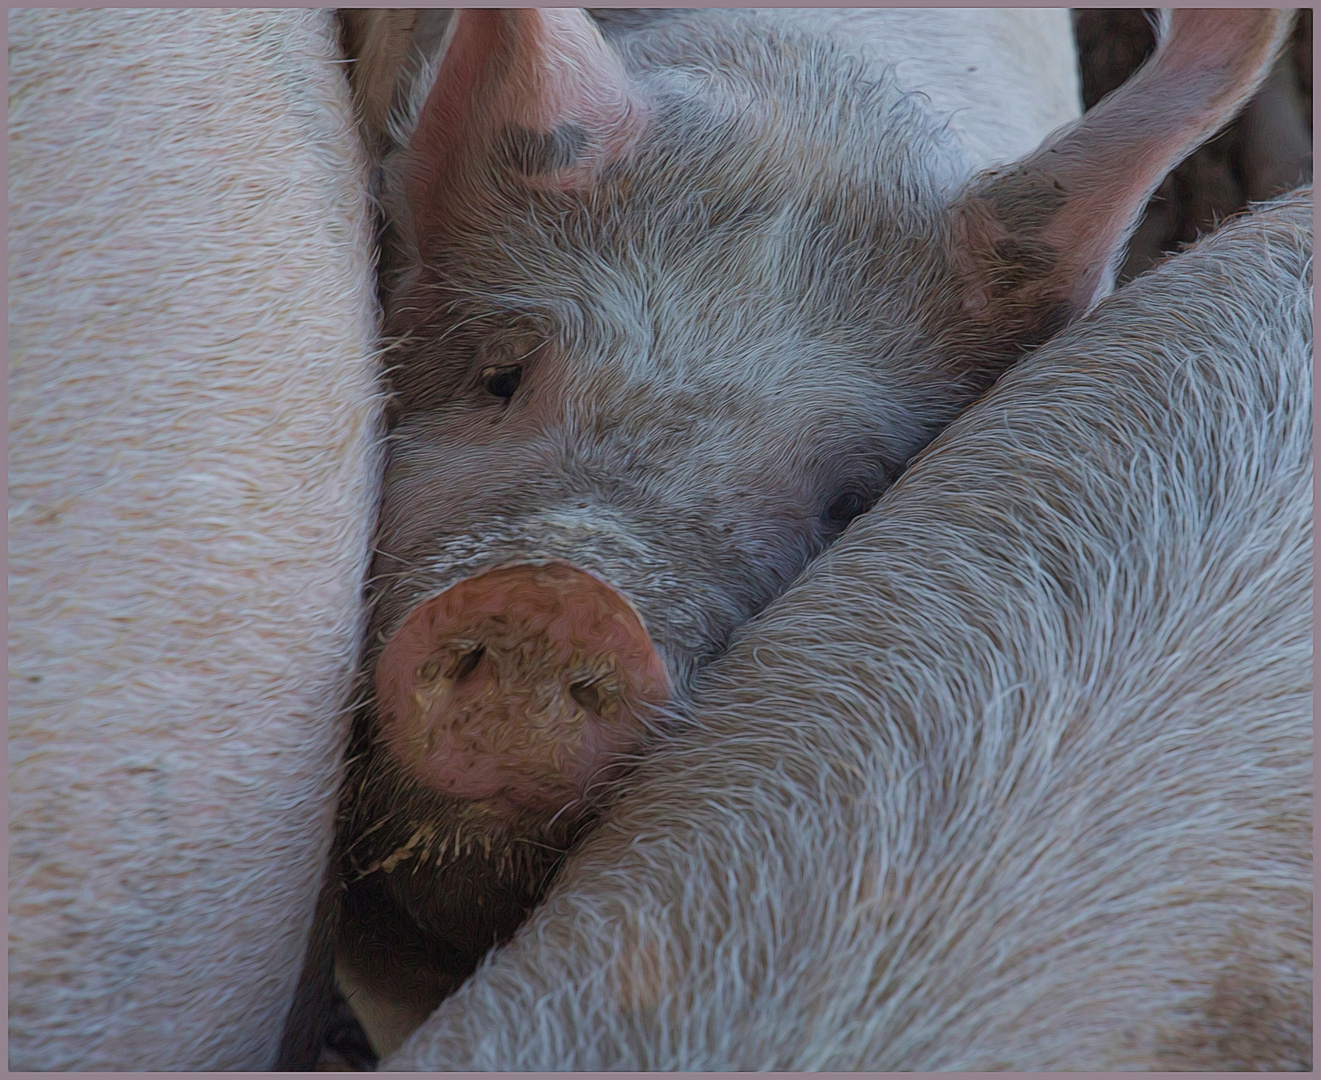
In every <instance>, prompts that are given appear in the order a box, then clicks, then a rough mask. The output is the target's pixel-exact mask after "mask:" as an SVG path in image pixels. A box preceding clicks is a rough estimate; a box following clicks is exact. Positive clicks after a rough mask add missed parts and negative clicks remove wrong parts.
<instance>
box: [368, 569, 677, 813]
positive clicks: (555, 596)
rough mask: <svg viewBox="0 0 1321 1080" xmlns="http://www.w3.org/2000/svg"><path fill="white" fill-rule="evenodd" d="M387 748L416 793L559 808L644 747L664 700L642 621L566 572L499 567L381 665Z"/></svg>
mask: <svg viewBox="0 0 1321 1080" xmlns="http://www.w3.org/2000/svg"><path fill="white" fill-rule="evenodd" d="M376 696H377V701H378V705H379V709H380V717H381V733H382V738H383V740H384V742H385V745H386V748H387V749H388V750H389V751H390V753H391V754H392V755H393V756H394V757H395V758H396V759H397V760H398V761H399V762H400V763H401V765H402V766H403V768H404V769H405V771H406V772H407V773H408V774H409V775H410V776H412V777H413V778H414V779H416V780H417V781H418V782H419V783H422V784H425V785H426V786H428V787H430V788H433V789H435V790H437V791H440V792H443V793H444V794H446V795H452V796H454V797H455V798H461V799H471V800H482V801H484V802H487V803H488V804H492V805H494V806H497V807H501V808H502V809H505V810H509V811H513V812H517V811H519V810H531V809H535V810H556V809H558V808H560V807H562V806H564V805H566V804H568V803H570V802H572V801H574V800H576V799H578V798H580V797H581V795H582V793H583V790H584V788H585V787H586V785H587V784H588V783H589V782H590V781H591V779H592V778H593V777H594V776H596V775H597V774H599V772H600V770H601V769H602V768H603V767H604V766H606V765H608V764H609V763H610V762H611V761H612V760H614V759H616V758H617V757H618V756H619V755H620V754H624V753H628V752H630V751H634V750H636V749H637V748H638V747H639V746H640V745H641V743H642V739H643V736H644V731H645V729H644V727H643V724H642V722H641V720H640V719H639V717H640V714H641V713H642V711H643V710H645V709H646V708H647V707H648V706H650V705H655V704H660V703H662V702H664V701H665V700H667V699H668V698H669V696H670V682H669V678H668V676H667V674H666V671H665V664H664V662H663V661H662V660H661V658H660V656H659V654H658V653H657V652H656V649H655V646H653V645H652V642H651V638H650V637H649V636H648V635H647V631H646V628H645V627H644V626H643V624H642V620H641V618H640V617H639V616H638V613H637V612H636V611H635V610H634V609H633V606H632V605H631V604H630V603H629V602H628V600H627V599H625V598H624V597H623V596H622V595H621V594H620V593H619V592H617V591H616V590H615V589H613V588H611V587H610V586H609V585H607V584H606V583H605V582H603V581H601V580H599V579H598V578H595V577H593V576H592V575H590V574H587V573H585V572H584V571H582V570H579V569H577V568H576V567H574V566H571V565H570V564H568V563H565V562H548V563H541V564H529V563H524V564H519V565H513V566H502V567H496V568H495V569H492V570H487V571H484V572H482V573H480V574H476V575H474V576H473V577H469V578H465V579H464V580H463V581H460V582H458V583H457V584H456V585H453V586H451V587H450V588H449V589H447V590H445V592H443V593H441V594H440V595H439V596H434V597H432V598H431V599H430V600H427V601H424V602H423V603H421V604H419V605H418V606H417V607H415V608H414V609H413V610H412V611H411V612H410V613H409V614H408V617H407V618H406V619H405V620H404V622H403V624H402V625H401V626H400V627H399V629H398V630H396V631H395V633H394V635H393V636H392V637H391V638H390V640H389V641H388V642H387V643H386V646H385V649H384V651H383V652H382V653H381V658H380V661H379V662H378V664H377V667H376Z"/></svg>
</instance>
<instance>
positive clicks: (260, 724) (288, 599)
mask: <svg viewBox="0 0 1321 1080" xmlns="http://www.w3.org/2000/svg"><path fill="white" fill-rule="evenodd" d="M8 148H9V149H8V152H9V357H10V366H9V383H8V389H9V441H8V453H9V499H10V502H9V574H10V576H9V685H8V695H9V697H8V700H9V744H8V745H9V774H8V775H9V864H8V865H9V943H10V944H9V950H10V951H9V1067H10V1068H11V1069H14V1070H57V1071H64V1070H133V1069H138V1070H147V1069H150V1070H162V1069H164V1070H172V1069H179V1070H184V1069H187V1070H219V1069H265V1068H269V1067H270V1066H271V1065H272V1064H274V1061H275V1055H276V1051H277V1048H278V1044H279V1039H280V1037H281V1033H282V1028H283V1023H284V1018H285V1014H286V1012H287V1011H288V1009H289V1006H290V1001H291V998H292V995H293V990H294V986H295V985H296V982H297V979H298V976H299V971H300V967H301V965H302V963H303V959H304V955H305V951H306V948H307V936H308V932H309V927H310V924H311V919H312V915H313V912H314V909H315V902H316V897H317V895H318V889H319V887H320V883H321V879H322V876H323V873H324V867H325V862H326V858H327V853H328V850H329V847H330V843H331V840H332V836H333V828H334V812H335V799H336V794H337V790H338V785H339V782H340V777H341V773H342V768H343V765H342V762H343V755H344V750H345V746H346V742H347V737H348V730H349V720H350V715H349V711H348V709H347V706H348V705H349V704H350V703H349V701H348V694H349V692H350V690H351V687H352V682H353V679H354V677H355V672H356V670H357V667H358V653H359V650H360V647H361V637H362V634H363V632H364V626H365V610H366V609H365V606H364V598H363V589H364V586H365V582H366V577H367V570H368V567H369V555H370V544H371V533H372V528H373V525H374V521H375V515H376V506H377V501H378V499H379V487H380V472H381V467H382V462H383V435H384V431H383V428H382V422H381V418H382V406H383V396H384V394H383V386H382V384H381V381H380V357H379V352H378V348H377V340H378V335H379V313H378V310H377V307H376V301H375V296H374V290H375V282H374V274H373V264H372V257H373V245H372V240H373V236H372V218H371V206H370V202H369V199H368V188H367V171H366V169H367V165H366V160H365V157H364V154H363V152H362V147H361V145H360V141H359V137H358V135H357V133H356V131H355V130H354V125H353V114H352V108H351V103H350V99H349V93H348V89H347V87H346V85H345V82H344V78H343V74H342V59H341V57H340V55H339V53H338V50H337V46H336V43H335V25H334V21H333V18H332V16H331V14H330V13H328V12H316V11H296V10H287V11H239V10H234V11H221V10H192V11H165V10H155V11H126V10H100V11H53V10H27V11H12V12H10V15H9V143H8Z"/></svg>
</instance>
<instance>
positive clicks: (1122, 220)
mask: <svg viewBox="0 0 1321 1080" xmlns="http://www.w3.org/2000/svg"><path fill="white" fill-rule="evenodd" d="M1291 21H1292V19H1291V16H1290V15H1289V13H1286V12H1282V11H1272V10H1265V9H1254V10H1226V9H1209V10H1188V11H1175V12H1174V13H1173V15H1172V17H1170V18H1169V24H1168V27H1167V28H1166V30H1165V33H1164V34H1163V35H1162V40H1161V42H1160V45H1159V47H1158V48H1157V50H1156V53H1155V55H1154V56H1152V58H1151V59H1150V60H1149V61H1148V62H1147V63H1146V64H1145V65H1144V66H1143V67H1142V68H1141V69H1140V70H1139V71H1138V72H1137V73H1136V74H1134V76H1133V77H1132V78H1131V79H1129V81H1128V82H1127V83H1125V84H1124V85H1123V86H1121V87H1120V88H1119V89H1118V90H1116V91H1115V92H1114V93H1112V94H1110V95H1109V96H1108V97H1106V98H1104V99H1103V100H1102V101H1101V102H1100V103H1099V104H1098V105H1097V106H1096V107H1095V108H1094V109H1093V110H1092V111H1091V112H1089V113H1088V114H1087V115H1086V116H1084V117H1083V118H1082V119H1080V120H1078V121H1076V122H1075V123H1073V124H1071V125H1069V126H1068V127H1066V128H1063V129H1061V130H1060V131H1059V132H1057V133H1056V134H1055V135H1053V136H1051V138H1050V139H1049V140H1048V141H1047V142H1046V143H1045V144H1044V145H1043V146H1041V147H1040V148H1039V149H1038V150H1036V151H1034V152H1033V153H1032V154H1031V155H1030V156H1029V157H1027V158H1025V159H1024V160H1023V161H1020V162H1018V163H1017V164H1015V165H1011V166H1007V167H1005V168H1003V169H997V170H992V171H989V172H987V173H983V174H982V175H981V176H978V177H975V178H974V179H973V181H972V183H971V184H970V186H969V188H968V190H967V191H966V192H965V194H964V195H963V197H962V198H961V200H960V202H959V203H958V204H956V206H955V208H954V229H955V240H956V243H957V244H958V254H957V257H958V259H959V269H960V271H961V274H962V276H963V283H964V286H965V290H966V291H965V300H964V304H965V310H966V313H967V314H968V315H970V316H971V317H972V319H973V321H974V323H975V324H976V325H977V326H978V327H979V333H982V334H983V335H984V336H985V338H986V339H989V341H990V342H994V343H997V344H998V345H1000V346H1002V347H1005V348H1010V347H1013V346H1015V345H1017V346H1019V347H1022V348H1027V347H1031V346H1032V345H1035V344H1039V343H1040V342H1042V341H1045V340H1046V339H1047V338H1049V337H1051V336H1052V335H1053V334H1054V333H1055V332H1056V331H1058V330H1059V329H1061V328H1062V327H1063V326H1064V325H1065V324H1067V323H1068V322H1070V321H1072V320H1073V319H1075V318H1077V317H1078V316H1079V315H1082V314H1083V313H1085V312H1086V311H1087V310H1088V309H1089V308H1090V307H1092V305H1094V304H1095V303H1096V302H1097V301H1098V300H1100V299H1101V298H1102V297H1103V296H1105V295H1106V294H1107V293H1108V292H1109V291H1110V290H1111V288H1113V285H1114V276H1115V268H1116V266H1117V265H1118V262H1119V260H1120V257H1121V256H1122V254H1123V250H1124V245H1125V243H1126V242H1127V240H1128V237H1129V236H1130V234H1131V233H1132V231H1133V229H1134V228H1135V227H1136V225H1137V222H1138V219H1139V217H1140V216H1141V213H1142V210H1143V208H1144V207H1145V206H1146V204H1147V200H1148V199H1149V198H1150V197H1151V195H1152V193H1153V192H1154V191H1155V190H1156V188H1157V187H1158V186H1159V185H1160V183H1161V181H1162V180H1163V179H1164V177H1165V175H1166V174H1167V173H1168V172H1169V171H1170V170H1171V169H1173V168H1174V167H1175V166H1176V165H1178V164H1179V162H1180V161H1182V160H1183V159H1184V158H1185V157H1187V156H1188V154H1190V153H1191V152H1192V151H1193V150H1195V149H1196V148H1197V147H1198V146H1199V145H1200V144H1201V143H1203V142H1205V141H1206V140H1207V139H1208V138H1210V137H1211V136H1212V135H1213V134H1215V132H1216V131H1217V130H1218V129H1219V128H1221V127H1223V126H1224V125H1225V124H1227V123H1228V122H1229V121H1230V120H1231V119H1233V117H1234V115H1235V114H1236V113H1237V112H1238V111H1239V110H1240V109H1241V108H1242V107H1243V105H1244V104H1245V103H1246V102H1247V100H1248V99H1249V98H1250V97H1251V96H1252V94H1253V92H1254V91H1255V90H1256V88H1257V87H1258V86H1259V85H1260V84H1261V82H1262V80H1263V79H1264V78H1265V77H1266V75H1267V74H1268V72H1269V71H1270V68H1271V64H1272V62H1273V61H1274V59H1275V56H1276V53H1277V52H1278V51H1279V48H1280V46H1281V45H1282V44H1283V42H1284V39H1285V37H1286V36H1287V35H1288V32H1289V28H1290V25H1291Z"/></svg>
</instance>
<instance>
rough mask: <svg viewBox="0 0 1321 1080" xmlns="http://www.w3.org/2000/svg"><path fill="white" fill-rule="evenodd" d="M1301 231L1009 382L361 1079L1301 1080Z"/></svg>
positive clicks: (724, 675)
mask: <svg viewBox="0 0 1321 1080" xmlns="http://www.w3.org/2000/svg"><path fill="white" fill-rule="evenodd" d="M1311 252H1312V212H1311V192H1310V190H1309V191H1305V192H1303V193H1301V194H1300V195H1296V196H1294V197H1291V198H1289V199H1286V200H1282V201H1281V202H1280V203H1279V204H1276V205H1274V206H1272V207H1269V208H1267V209H1263V210H1261V211H1259V212H1258V213H1256V214H1254V215H1252V216H1250V217H1247V218H1244V219H1240V220H1237V221H1234V222H1232V223H1230V224H1228V225H1226V226H1225V227H1224V228H1223V229H1222V230H1221V231H1220V232H1219V233H1218V234H1216V235H1214V236H1212V237H1211V238H1209V239H1207V240H1205V241H1203V242H1202V243H1201V244H1199V245H1198V246H1197V247H1196V248H1195V249H1193V250H1192V251H1190V252H1188V253H1186V254H1183V255H1181V256H1179V257H1177V258H1175V259H1173V260H1171V261H1170V262H1168V263H1166V264H1165V265H1164V266H1162V267H1160V268H1158V269H1156V270H1155V271H1152V272H1151V273H1149V274H1147V275H1146V276H1144V277H1142V278H1140V279H1138V280H1137V281H1136V282H1134V283H1133V284H1131V285H1130V286H1128V287H1126V289H1125V290H1124V291H1123V292H1121V293H1120V294H1118V295H1116V296H1114V297H1112V298H1111V299H1109V300H1108V301H1106V302H1105V304H1103V305H1102V307H1101V308H1100V309H1099V310H1097V311H1096V312H1095V313H1094V314H1093V315H1092V316H1091V317H1089V318H1088V319H1086V320H1085V321H1084V322H1082V323H1079V324H1078V325H1076V326H1075V327H1073V328H1071V329H1070V330H1069V331H1066V332H1065V333H1064V334H1063V335H1062V336H1061V337H1060V338H1059V339H1057V340H1055V341H1053V342H1052V343H1050V344H1049V345H1047V346H1046V347H1044V348H1042V349H1041V350H1039V351H1038V352H1037V353H1036V354H1035V355H1033V356H1032V357H1031V358H1030V359H1028V360H1026V361H1024V362H1023V363H1022V364H1021V365H1019V366H1018V367H1017V368H1016V369H1015V370H1013V371H1012V372H1010V373H1009V374H1007V375H1006V376H1005V377H1004V378H1003V379H1002V380H1001V382H1000V383H999V385H997V386H996V388H995V389H994V390H993V391H992V392H991V393H990V394H989V395H988V396H987V397H986V399H985V400H983V401H982V402H980V403H979V404H978V405H976V406H975V407H974V408H972V409H970V410H969V411H968V412H967V413H966V414H965V415H964V416H962V417H960V418H959V420H957V421H956V422H955V423H954V424H953V425H952V426H951V427H950V428H949V430H947V431H946V432H945V433H944V434H943V435H942V436H941V437H940V438H939V439H938V440H937V442H936V443H935V444H934V445H933V446H931V447H930V448H929V449H928V450H927V451H926V452H925V453H924V455H923V456H922V457H921V458H920V459H919V460H918V462H917V463H916V464H915V465H914V466H913V467H912V469H911V470H910V471H909V472H908V473H907V474H906V475H905V477H904V479H903V480H902V481H901V482H900V483H899V484H898V485H896V486H895V487H894V488H892V489H891V491H890V492H888V493H887V495H886V496H885V497H884V498H883V499H882V500H881V502H880V503H879V505H878V506H877V507H876V508H875V509H873V510H872V511H871V512H870V513H868V514H866V515H865V516H863V517H862V518H860V519H859V520H858V521H856V522H855V523H854V524H853V525H852V526H851V527H850V529H849V530H848V532H847V533H846V534H845V536H844V537H843V539H841V540H840V541H839V542H838V544H836V545H835V546H834V547H833V548H832V550H831V551H829V552H828V553H827V554H826V555H824V556H823V557H822V558H821V559H820V560H818V561H817V562H816V563H814V564H813V566H812V567H811V568H810V569H809V570H808V571H807V572H806V573H805V574H804V575H803V576H802V577H801V578H800V579H799V581H797V582H796V583H795V584H794V585H793V587H792V588H791V589H790V590H789V591H788V592H787V593H786V594H785V595H784V596H782V597H781V598H780V599H779V600H777V601H776V602H775V603H774V604H773V605H771V607H770V608H769V609H768V610H767V611H766V612H764V613H763V614H762V615H760V616H759V617H758V618H756V619H755V620H754V621H753V622H751V623H749V624H748V625H747V626H745V627H744V628H743V629H741V630H740V631H738V632H737V633H736V635H735V639H734V641H733V643H732V645H731V648H730V650H729V652H728V653H727V654H726V655H725V656H723V657H721V658H720V659H719V660H717V661H716V662H714V663H713V664H711V665H709V666H708V667H707V668H706V669H704V671H703V672H701V673H700V674H699V675H698V676H697V679H696V680H695V686H694V689H693V692H692V698H691V701H690V704H689V705H688V706H687V707H686V708H684V709H681V710H678V713H679V715H677V716H676V717H675V727H674V729H673V732H672V734H670V735H668V736H666V737H665V738H664V739H663V740H662V742H661V743H660V744H659V745H658V746H657V747H656V748H655V750H654V752H653V753H652V755H651V756H650V757H649V759H648V760H647V761H646V762H645V763H644V764H643V765H642V766H641V767H640V768H639V769H638V770H637V772H636V773H635V774H634V776H633V778H632V782H631V786H630V789H629V790H628V791H627V793H626V794H624V795H623V796H622V797H621V799H620V801H619V802H618V803H617V804H616V805H615V806H614V807H613V808H612V809H611V810H610V811H609V812H608V815H607V817H606V819H605V821H604V823H603V824H602V826H601V827H600V828H599V829H598V830H597V831H596V832H594V833H593V834H592V835H591V836H590V837H589V838H588V839H586V840H585V841H584V842H583V843H582V846H581V847H580V848H579V849H578V850H577V851H576V852H575V853H574V854H573V855H571V856H570V858H569V860H568V862H567V863H566V865H565V866H564V868H563V871H562V873H561V875H560V877H559V878H558V879H557V883H556V885H555V886H554V887H553V889H552V891H551V892H550V894H549V895H548V896H547V897H546V899H545V901H544V903H543V904H542V905H541V907H539V908H538V910H537V911H536V912H535V913H534V914H533V916H532V918H531V919H530V921H529V922H528V924H527V925H526V926H524V927H523V928H522V930H521V931H520V932H519V933H518V935H517V936H516V937H515V939H514V941H513V942H512V943H511V944H510V945H508V946H507V947H505V948H504V949H502V950H500V951H498V952H496V953H494V954H493V955H492V956H491V958H490V959H489V960H488V961H487V962H486V963H485V964H484V965H483V966H482V967H481V969H480V970H479V971H478V972H477V974H476V975H475V976H473V978H472V979H470V980H469V981H468V982H467V983H466V984H465V985H464V986H463V987H462V988H461V989H460V990H459V991H458V992H457V993H455V994H454V995H453V996H452V997H451V998H449V999H448V1000H447V1001H445V1002H444V1003H443V1004H442V1005H441V1007H440V1009H439V1010H438V1011H437V1012H436V1014H435V1015H434V1016H432V1017H431V1018H430V1019H429V1020H428V1021H427V1022H426V1024H425V1025H424V1026H423V1027H422V1029H421V1030H420V1031H418V1032H417V1033H416V1034H414V1035H413V1036H412V1037H411V1038H410V1039H409V1040H408V1041H407V1043H406V1044H405V1045H404V1046H403V1048H402V1049H401V1050H400V1051H399V1052H398V1053H397V1054H395V1055H394V1056H393V1057H391V1058H389V1059H387V1060H386V1061H384V1062H383V1068H387V1069H428V1070H431V1069H454V1070H482V1069H494V1070H510V1071H513V1070H524V1069H533V1070H537V1069H540V1070H552V1069H575V1070H584V1071H594V1070H613V1069H625V1070H642V1069H658V1070H671V1069H674V1070H685V1071H687V1070H692V1071H702V1070H716V1071H736V1070H749V1069H777V1070H790V1071H798V1070H802V1071H807V1070H817V1069H839V1070H852V1069H865V1070H877V1071H891V1070H893V1071H907V1070H917V1071H936V1070H953V1071H983V1070H1005V1069H1008V1070H1014V1071H1029V1070H1062V1069H1069V1070H1075V1069H1086V1070H1118V1069H1134V1068H1139V1069H1158V1070H1168V1069H1193V1070H1207V1071H1212V1070H1215V1071H1219V1070H1241V1069H1265V1070H1278V1069H1310V1067H1311V1024H1312V1001H1311V997H1312V995H1311V985H1312V975H1311V970H1312V963H1311V925H1312V891H1311V880H1312V872H1311V851H1312V838H1311V819H1312V809H1311V788H1312V782H1311V692H1312V678H1311V668H1312V646H1311V631H1312V602H1311V580H1312V546H1311V526H1312V440H1311V401H1312V389H1311V388H1312V381H1311V364H1312V319H1311V288H1312V282H1311Z"/></svg>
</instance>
